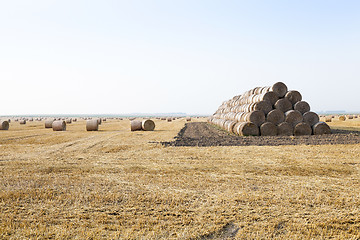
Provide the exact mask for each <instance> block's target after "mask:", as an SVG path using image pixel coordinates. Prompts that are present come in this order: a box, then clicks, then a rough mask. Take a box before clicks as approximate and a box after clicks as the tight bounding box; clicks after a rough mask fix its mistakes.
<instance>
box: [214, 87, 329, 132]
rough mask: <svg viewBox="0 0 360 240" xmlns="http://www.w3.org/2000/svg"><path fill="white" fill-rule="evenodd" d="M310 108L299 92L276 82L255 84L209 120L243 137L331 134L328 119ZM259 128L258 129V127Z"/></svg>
mask: <svg viewBox="0 0 360 240" xmlns="http://www.w3.org/2000/svg"><path fill="white" fill-rule="evenodd" d="M319 121H320V118H319V116H318V115H317V114H316V113H314V112H311V111H310V105H309V103H307V102H306V101H303V100H302V95H301V93H300V92H299V91H296V90H291V91H288V88H287V86H286V85H285V84H284V83H282V82H277V83H275V84H274V85H272V86H268V87H256V88H253V89H250V90H249V91H246V92H244V93H243V94H242V95H237V96H234V97H233V98H232V99H230V100H228V101H225V102H223V103H222V104H221V105H220V107H219V108H218V110H217V111H216V112H215V113H214V114H213V115H212V116H211V117H209V118H208V122H209V123H212V124H214V125H217V126H218V127H220V128H222V129H224V130H226V131H228V132H230V133H235V134H237V135H241V136H249V135H253V136H259V135H262V136H275V135H282V136H291V135H295V136H301V135H312V134H314V135H315V134H316V135H320V134H329V133H331V130H330V127H329V126H328V125H327V124H326V123H325V122H319ZM255 128H256V129H255Z"/></svg>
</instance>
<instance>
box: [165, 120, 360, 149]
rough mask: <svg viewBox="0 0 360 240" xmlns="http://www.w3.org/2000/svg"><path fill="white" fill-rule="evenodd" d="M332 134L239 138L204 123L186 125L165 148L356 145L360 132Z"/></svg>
mask: <svg viewBox="0 0 360 240" xmlns="http://www.w3.org/2000/svg"><path fill="white" fill-rule="evenodd" d="M332 132H333V133H332V134H329V135H321V136H314V135H312V136H297V137H294V136H275V137H265V136H260V137H252V136H250V137H240V136H237V135H233V134H229V133H228V132H226V131H224V130H221V129H219V128H216V127H215V126H213V125H210V124H208V123H205V122H194V123H187V124H186V125H185V127H184V128H183V129H181V131H180V132H179V133H178V135H177V136H176V137H175V140H174V141H172V142H162V144H163V145H165V146H199V147H208V146H249V145H254V146H279V145H301V144H302V145H325V144H358V143H360V132H357V131H346V130H334V129H333V130H332Z"/></svg>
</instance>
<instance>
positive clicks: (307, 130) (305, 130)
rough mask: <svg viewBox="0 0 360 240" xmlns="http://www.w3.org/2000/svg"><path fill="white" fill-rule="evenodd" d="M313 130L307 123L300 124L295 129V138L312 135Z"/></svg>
mask: <svg viewBox="0 0 360 240" xmlns="http://www.w3.org/2000/svg"><path fill="white" fill-rule="evenodd" d="M311 133H312V129H311V127H310V125H309V124H307V123H305V122H301V123H298V124H297V125H296V126H295V128H294V135H295V136H302V135H311Z"/></svg>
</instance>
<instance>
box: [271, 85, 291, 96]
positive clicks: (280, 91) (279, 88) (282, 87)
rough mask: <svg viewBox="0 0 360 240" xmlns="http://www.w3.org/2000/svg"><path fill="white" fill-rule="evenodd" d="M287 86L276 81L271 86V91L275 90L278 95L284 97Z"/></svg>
mask: <svg viewBox="0 0 360 240" xmlns="http://www.w3.org/2000/svg"><path fill="white" fill-rule="evenodd" d="M287 90H288V88H287V86H286V85H285V83H282V82H277V83H275V84H274V85H272V86H271V91H273V92H275V93H276V94H277V95H278V96H279V97H281V98H282V97H284V96H285V94H286V92H287Z"/></svg>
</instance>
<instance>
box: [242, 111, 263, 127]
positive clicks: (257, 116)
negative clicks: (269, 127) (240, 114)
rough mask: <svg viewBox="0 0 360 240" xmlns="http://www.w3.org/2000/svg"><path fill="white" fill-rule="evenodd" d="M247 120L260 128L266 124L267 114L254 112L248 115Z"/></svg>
mask: <svg viewBox="0 0 360 240" xmlns="http://www.w3.org/2000/svg"><path fill="white" fill-rule="evenodd" d="M245 120H246V121H247V122H252V123H254V124H255V125H257V126H260V125H261V124H263V123H264V122H265V113H264V112H262V111H252V112H249V113H247V114H246V116H245Z"/></svg>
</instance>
